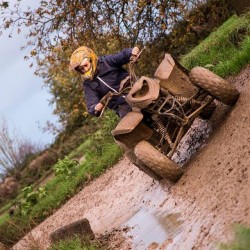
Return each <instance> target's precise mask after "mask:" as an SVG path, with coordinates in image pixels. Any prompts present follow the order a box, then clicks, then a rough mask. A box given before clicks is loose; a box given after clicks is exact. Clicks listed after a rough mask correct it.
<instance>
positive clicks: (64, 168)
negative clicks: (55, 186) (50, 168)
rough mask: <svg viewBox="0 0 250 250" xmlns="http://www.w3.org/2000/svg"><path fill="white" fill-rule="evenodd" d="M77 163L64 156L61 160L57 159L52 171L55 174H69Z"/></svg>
mask: <svg viewBox="0 0 250 250" xmlns="http://www.w3.org/2000/svg"><path fill="white" fill-rule="evenodd" d="M77 164H78V163H77V162H76V161H75V160H71V159H69V158H68V157H67V156H65V157H64V159H63V160H59V161H58V162H57V163H56V164H55V166H54V171H55V173H56V175H65V176H70V175H71V174H72V173H73V171H74V169H75V168H76V166H77Z"/></svg>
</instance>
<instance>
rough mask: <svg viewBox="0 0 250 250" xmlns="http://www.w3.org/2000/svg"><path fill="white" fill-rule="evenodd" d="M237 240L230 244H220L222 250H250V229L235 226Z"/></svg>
mask: <svg viewBox="0 0 250 250" xmlns="http://www.w3.org/2000/svg"><path fill="white" fill-rule="evenodd" d="M234 229H235V239H234V240H233V241H232V242H231V243H229V244H220V249H222V250H248V249H250V228H247V227H245V226H242V225H235V227H234Z"/></svg>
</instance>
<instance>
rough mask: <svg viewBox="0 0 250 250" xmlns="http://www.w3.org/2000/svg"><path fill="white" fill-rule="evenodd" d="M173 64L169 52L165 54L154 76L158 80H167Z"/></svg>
mask: <svg viewBox="0 0 250 250" xmlns="http://www.w3.org/2000/svg"><path fill="white" fill-rule="evenodd" d="M174 66H175V61H174V59H173V57H172V56H171V55H170V54H165V58H164V59H163V60H162V62H161V64H160V65H159V66H158V68H157V69H156V71H155V75H154V76H155V78H156V79H158V80H167V79H168V78H169V76H170V74H171V72H172V70H173V68H174Z"/></svg>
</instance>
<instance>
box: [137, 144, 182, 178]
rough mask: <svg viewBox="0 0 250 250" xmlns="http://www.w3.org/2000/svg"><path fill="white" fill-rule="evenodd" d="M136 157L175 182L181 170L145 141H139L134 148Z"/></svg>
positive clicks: (163, 176)
mask: <svg viewBox="0 0 250 250" xmlns="http://www.w3.org/2000/svg"><path fill="white" fill-rule="evenodd" d="M134 152H135V155H136V157H137V158H138V159H139V160H140V161H141V162H143V163H144V164H145V165H146V166H148V167H149V168H151V169H152V170H153V171H154V172H156V173H157V174H159V175H160V176H161V177H162V178H164V179H167V180H170V181H172V182H176V181H177V180H178V179H179V178H180V177H181V175H182V174H183V170H182V169H181V167H180V166H179V165H178V164H176V163H175V162H173V161H172V160H170V159H169V158H168V157H166V156H165V155H163V154H162V153H161V152H160V151H158V150H157V149H156V148H154V147H153V146H152V145H151V144H150V143H148V142H147V141H141V142H139V143H138V144H137V145H136V146H135V149H134Z"/></svg>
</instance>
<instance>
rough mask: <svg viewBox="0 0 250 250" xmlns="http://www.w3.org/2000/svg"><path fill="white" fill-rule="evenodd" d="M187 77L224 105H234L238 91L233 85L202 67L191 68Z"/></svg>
mask: <svg viewBox="0 0 250 250" xmlns="http://www.w3.org/2000/svg"><path fill="white" fill-rule="evenodd" d="M189 77H190V80H191V81H192V82H193V83H194V84H195V85H196V86H198V87H200V88H202V89H204V90H206V91H207V92H208V93H209V94H210V95H211V96H213V97H215V98H216V99H218V100H219V101H220V102H222V103H224V104H226V105H229V106H232V105H234V104H235V103H236V101H237V99H238V97H239V92H238V90H237V89H236V88H235V87H234V86H232V85H231V84H230V83H229V82H227V81H225V80H224V79H222V78H221V77H219V76H217V75H216V74H214V73H213V72H211V71H209V70H207V69H205V68H203V67H195V68H193V69H192V70H191V72H190V74H189Z"/></svg>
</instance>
